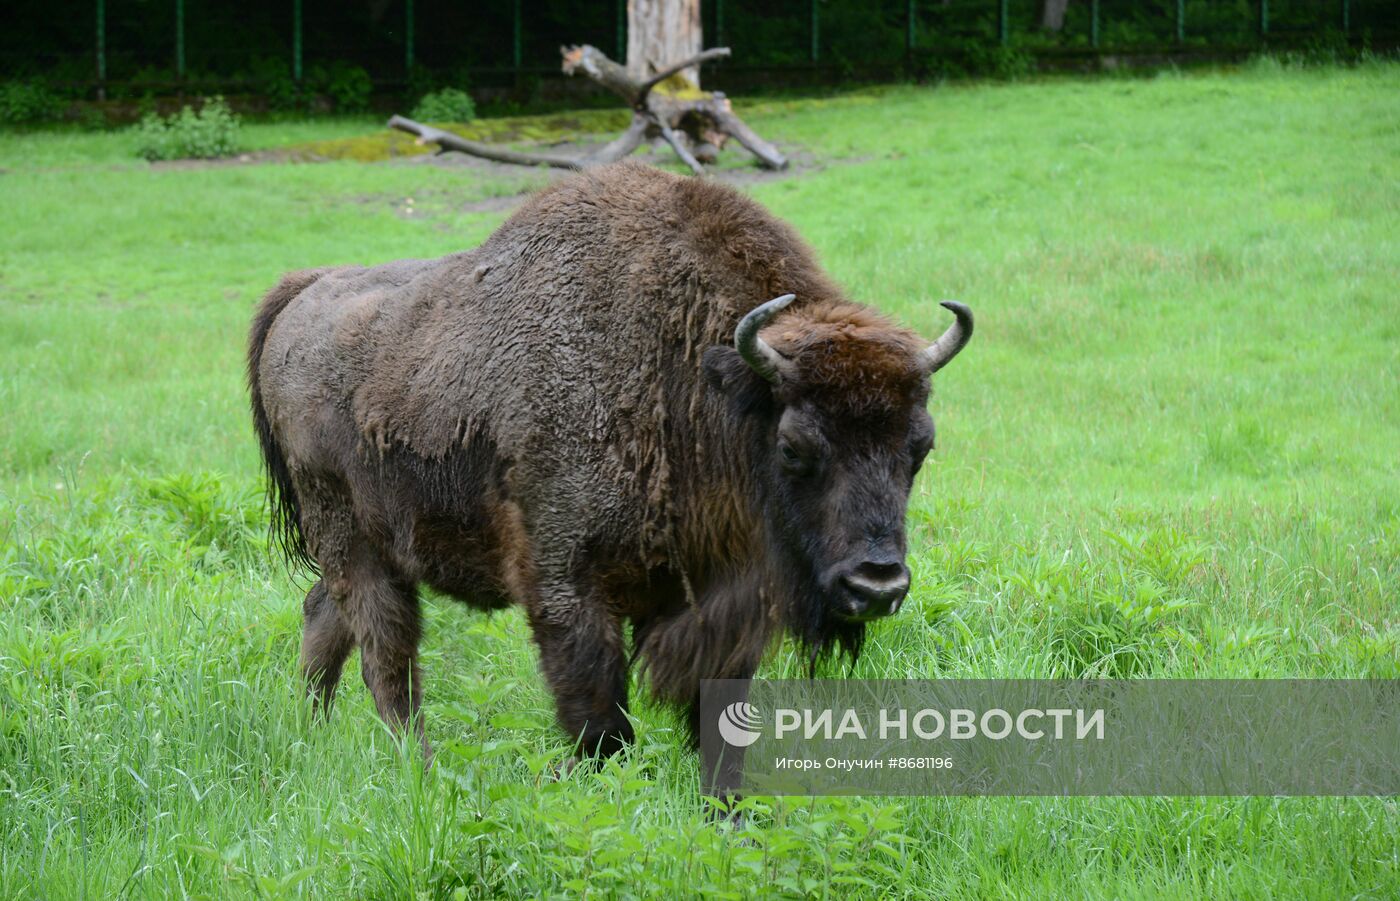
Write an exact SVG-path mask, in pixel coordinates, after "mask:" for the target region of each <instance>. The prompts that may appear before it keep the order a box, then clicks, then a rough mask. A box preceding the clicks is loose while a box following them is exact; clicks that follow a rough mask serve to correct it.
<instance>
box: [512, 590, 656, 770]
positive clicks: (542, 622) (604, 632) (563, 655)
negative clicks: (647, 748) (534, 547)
mask: <svg viewBox="0 0 1400 901" xmlns="http://www.w3.org/2000/svg"><path fill="white" fill-rule="evenodd" d="M530 623H531V626H532V627H533V629H534V635H535V643H536V644H537V645H539V649H540V668H541V669H542V670H543V671H544V677H545V680H546V681H547V682H548V683H549V687H550V689H551V690H552V691H553V693H554V703H555V708H556V710H557V712H558V716H559V725H560V726H561V727H563V729H564V731H566V732H567V733H568V734H569V735H570V736H571V737H573V738H574V740H575V741H577V742H578V745H579V747H580V749H581V750H582V752H583V753H585V754H588V755H604V756H606V755H610V754H615V753H617V752H618V751H620V750H622V748H623V746H624V745H626V744H629V743H631V741H632V739H633V738H634V737H635V735H634V733H633V729H632V723H631V722H630V721H629V720H628V719H627V657H626V654H625V652H624V648H623V643H622V624H621V623H620V622H618V620H617V619H616V618H615V617H613V616H611V615H610V614H608V613H607V612H606V611H605V610H603V609H601V608H600V606H599V607H595V606H593V605H591V604H588V603H587V602H580V601H579V600H578V599H576V598H573V597H570V598H569V599H568V600H567V602H565V603H560V604H557V605H556V606H552V607H551V606H548V602H546V603H545V604H542V605H540V606H539V607H537V608H536V609H535V610H532V611H531V616H530Z"/></svg>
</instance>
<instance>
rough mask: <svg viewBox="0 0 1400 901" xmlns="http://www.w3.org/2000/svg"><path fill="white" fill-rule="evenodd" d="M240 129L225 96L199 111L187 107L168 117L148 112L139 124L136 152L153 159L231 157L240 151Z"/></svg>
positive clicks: (210, 102) (217, 98) (208, 102)
mask: <svg viewBox="0 0 1400 901" xmlns="http://www.w3.org/2000/svg"><path fill="white" fill-rule="evenodd" d="M239 128H240V123H239V120H238V116H236V115H234V113H233V111H232V110H230V109H229V108H228V104H227V103H225V102H224V98H222V97H213V98H210V99H207V100H205V101H204V106H203V108H202V109H200V110H199V112H195V111H194V110H193V109H191V108H190V107H188V106H187V107H185V108H184V109H182V110H180V112H178V113H176V114H175V115H173V116H167V117H165V118H162V117H160V116H158V115H156V114H155V113H148V114H147V115H146V116H145V118H143V119H142V120H141V123H140V124H139V125H137V126H136V134H137V137H138V144H137V149H136V153H137V155H139V156H142V157H144V158H146V159H148V160H152V161H154V160H177V159H214V158H215V157H220V156H229V155H231V154H233V153H236V152H237V151H238V132H239Z"/></svg>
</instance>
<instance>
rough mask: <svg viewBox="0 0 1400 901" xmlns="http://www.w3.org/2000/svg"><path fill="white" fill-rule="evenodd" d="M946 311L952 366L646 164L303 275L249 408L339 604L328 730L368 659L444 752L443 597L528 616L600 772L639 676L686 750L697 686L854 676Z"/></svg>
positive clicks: (312, 681)
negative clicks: (490, 228) (430, 606)
mask: <svg viewBox="0 0 1400 901" xmlns="http://www.w3.org/2000/svg"><path fill="white" fill-rule="evenodd" d="M768 298H776V299H773V300H767V299H768ZM765 300H766V301H767V302H763V301H765ZM944 306H945V307H947V308H948V309H949V310H951V311H952V313H953V314H954V316H955V321H954V323H953V325H952V326H951V327H950V328H949V329H948V331H947V333H946V334H944V335H943V336H942V337H941V338H939V339H938V340H937V341H936V342H935V343H934V344H933V345H931V346H930V345H929V344H928V343H927V341H925V340H922V339H920V338H919V337H918V336H917V335H915V334H913V333H912V332H910V331H908V330H905V329H903V328H900V327H897V326H895V325H894V324H892V323H891V322H889V321H888V320H886V319H885V318H883V317H882V316H881V315H880V314H878V313H877V312H875V311H874V310H872V309H870V308H868V307H865V306H861V305H859V304H855V303H852V302H850V301H849V300H847V299H846V298H845V297H844V296H843V295H842V293H841V291H840V290H839V289H838V288H837V287H836V286H835V285H834V284H833V283H832V282H831V281H830V280H829V279H828V278H827V276H826V275H825V274H824V273H823V272H822V271H821V269H820V267H819V266H818V265H817V263H816V261H815V258H814V256H813V254H812V252H811V251H810V250H809V249H808V248H807V246H806V245H805V244H804V243H803V242H802V241H801V239H800V238H798V237H797V235H796V234H795V233H794V232H793V231H792V229H791V228H789V227H788V226H787V225H785V224H784V223H782V222H780V221H778V220H777V219H775V218H774V217H772V216H771V215H770V214H769V213H767V212H766V211H765V210H764V209H762V208H761V207H759V206H758V205H757V204H755V203H754V202H752V201H750V200H749V199H747V198H745V197H744V196H743V195H741V194H739V193H738V192H736V191H733V190H731V189H728V188H725V187H723V186H720V185H716V184H714V183H712V182H708V181H703V180H699V179H683V178H678V177H675V176H672V175H668V174H665V173H662V172H659V171H657V170H654V169H651V168H648V167H645V166H641V165H636V164H627V163H624V164H620V165H616V166H611V167H607V168H603V169H598V170H594V171H590V172H588V173H584V174H581V175H578V176H574V177H572V178H570V179H569V180H566V181H563V182H560V183H558V184H556V185H554V186H553V187H551V188H548V189H546V190H545V191H542V192H541V193H539V194H537V195H536V196H535V197H533V198H532V199H531V200H530V201H529V202H528V203H526V204H525V205H524V206H523V207H522V208H521V209H520V210H519V211H518V212H517V213H516V214H515V215H514V216H512V217H511V218H510V219H509V220H508V221H507V222H506V223H505V224H504V225H502V226H501V227H500V228H499V229H498V230H497V231H496V232H495V233H494V234H492V235H491V237H490V238H489V239H487V241H486V242H485V243H484V244H482V245H481V246H480V247H478V248H477V249H475V250H471V251H467V252H465V253H459V254H453V255H451V256H447V257H443V258H441V259H436V260H406V261H400V262H395V263H389V264H386V265H383V266H375V267H371V268H359V267H340V268H330V269H319V270H307V271H303V272H297V273H293V274H291V275H288V276H287V277H285V278H284V279H283V280H282V282H281V283H280V284H279V285H278V286H277V287H276V288H274V289H273V290H272V291H271V292H270V293H269V294H268V295H267V297H266V298H265V299H264V300H263V302H262V305H261V306H260V308H259V310H258V312H257V316H256V318H255V320H254V323H253V328H252V334H251V337H250V341H249V352H248V357H249V360H248V379H249V384H250V388H251V392H252V403H253V418H254V422H255V426H256V429H257V433H258V437H259V440H260V443H261V446H262V454H263V458H264V462H265V464H266V467H267V471H268V475H269V495H270V498H271V502H272V503H271V506H272V511H273V527H274V530H275V532H276V534H277V536H278V538H279V539H280V541H281V544H282V546H283V548H284V549H285V551H286V552H287V554H288V555H289V558H290V559H292V560H293V561H298V562H300V563H303V564H305V565H307V566H309V567H311V568H312V569H313V570H314V571H315V572H316V573H317V574H318V575H319V580H318V581H317V582H316V583H315V584H314V585H313V586H312V588H311V590H310V592H308V594H307V595H306V601H305V604H304V608H303V612H304V616H305V624H304V635H303V643H302V652H301V666H302V669H303V671H304V673H305V675H306V677H307V679H308V683H309V690H310V691H311V692H312V694H313V695H314V697H315V699H316V701H317V703H318V704H319V705H320V706H321V707H322V709H327V708H328V707H329V704H330V702H331V699H332V696H333V694H334V691H335V687H336V683H337V682H338V680H339V677H340V672H341V668H342V666H343V664H344V662H345V660H346V657H347V656H348V655H349V654H350V652H351V651H352V650H353V649H354V648H355V647H357V646H358V647H359V648H360V652H361V668H362V671H363V673H364V679H365V682H366V684H367V685H368V686H369V689H370V691H371V693H372V694H373V696H374V701H375V704H376V706H377V708H378V710H379V713H380V715H381V716H383V717H384V719H385V720H387V721H389V722H390V723H392V724H394V725H397V726H400V727H410V726H411V727H413V728H416V729H417V731H418V734H419V736H420V737H421V736H422V723H421V718H420V717H419V716H418V710H419V705H420V701H421V685H422V680H421V678H420V676H419V673H418V669H417V665H416V658H417V654H418V643H419V637H420V632H421V626H420V611H419V599H418V589H419V587H420V586H422V585H428V586H431V587H432V588H434V589H435V590H437V591H440V592H442V593H445V594H447V595H450V596H453V597H456V598H458V599H460V600H462V601H464V602H466V603H467V604H470V605H472V606H474V607H479V608H483V609H495V608H500V607H504V606H507V605H509V604H518V605H520V606H521V607H523V608H524V610H525V612H526V614H527V616H528V619H529V622H530V627H531V630H532V633H533V636H534V640H535V642H536V644H537V645H538V647H539V652H540V654H539V657H540V667H541V669H542V670H543V672H544V676H545V679H546V680H547V681H548V683H549V686H550V688H551V689H552V691H553V693H554V697H555V701H556V704H557V712H558V717H559V722H560V724H561V725H562V727H563V728H564V729H565V730H566V731H567V732H568V733H569V735H570V736H571V737H573V738H574V739H575V740H576V741H577V742H578V743H579V745H580V746H581V748H582V749H583V750H584V751H585V752H588V753H611V752H614V751H616V750H617V749H619V748H620V747H621V746H622V745H623V744H625V743H626V742H627V741H629V740H630V739H631V738H632V734H633V733H632V726H631V723H630V721H629V719H628V716H627V709H628V707H627V703H628V701H627V695H628V682H629V670H630V669H631V665H632V663H633V661H639V665H640V668H641V670H642V672H643V674H644V676H645V679H646V682H647V684H648V685H649V686H650V689H651V690H652V691H653V692H654V693H655V694H656V695H657V696H658V697H659V698H661V699H662V700H665V701H667V702H670V703H674V704H677V705H681V706H683V707H685V708H687V709H688V711H689V716H690V724H691V728H692V734H693V732H694V730H695V729H696V728H697V724H696V706H697V701H698V697H699V691H700V682H701V680H702V679H707V678H729V679H736V678H737V679H747V678H749V677H751V676H752V675H753V673H754V670H755V669H756V668H757V666H758V664H759V662H760V660H761V659H762V656H763V654H764V651H765V650H766V649H767V648H769V647H770V646H771V645H772V644H773V643H774V640H775V639H776V638H777V637H778V636H780V635H781V634H782V633H783V631H784V630H786V631H787V632H788V633H790V634H792V635H793V636H795V638H796V639H797V640H798V641H800V642H801V643H802V644H803V645H804V646H805V647H806V648H807V649H808V650H809V651H810V654H811V659H813V660H815V659H816V658H817V657H818V655H819V654H820V653H821V652H823V651H826V650H829V649H837V650H842V651H845V652H847V653H849V654H851V655H854V654H856V653H858V652H859V648H860V643H861V639H862V637H863V635H864V628H865V623H866V622H867V621H869V620H871V619H873V618H876V617H880V616H884V615H887V614H890V613H894V612H895V611H897V610H898V609H899V607H900V605H901V603H903V601H904V598H905V595H906V594H907V592H908V590H909V570H908V568H907V566H906V565H905V562H904V561H905V552H906V546H905V526H904V520H905V510H906V507H907V505H908V500H909V492H910V488H911V486H912V484H913V480H914V476H915V474H916V473H917V472H918V469H919V466H920V464H921V463H922V462H923V459H924V457H925V455H926V454H927V453H928V452H929V449H930V448H931V447H932V446H933V438H934V428H933V421H932V419H931V418H930V417H929V414H928V412H927V410H926V406H927V402H928V395H929V375H930V374H931V373H932V372H935V371H937V370H938V369H939V368H940V367H942V366H943V365H945V364H946V363H947V362H948V361H949V360H951V359H952V358H953V357H954V356H955V355H957V353H958V352H959V351H960V350H962V348H963V346H964V345H965V344H966V343H967V340H968V339H969V338H970V337H971V335H972V314H971V313H970V312H969V311H968V309H967V308H966V307H964V306H962V305H961V304H957V303H952V302H946V303H944ZM424 744H425V748H426V742H425V743H424Z"/></svg>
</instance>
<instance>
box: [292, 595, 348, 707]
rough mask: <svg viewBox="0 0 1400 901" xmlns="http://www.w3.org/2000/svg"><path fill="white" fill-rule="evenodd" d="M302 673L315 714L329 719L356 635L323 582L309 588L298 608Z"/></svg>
mask: <svg viewBox="0 0 1400 901" xmlns="http://www.w3.org/2000/svg"><path fill="white" fill-rule="evenodd" d="M301 614H302V631H301V672H302V675H303V676H304V677H305V679H306V691H307V693H308V694H310V695H311V696H312V698H314V699H315V702H316V711H317V713H320V714H321V715H323V716H329V715H330V710H331V702H332V701H333V700H335V688H336V686H337V685H338V684H340V672H341V670H342V669H343V668H344V666H345V658H347V657H349V656H350V652H351V651H353V650H354V649H355V635H354V633H353V632H351V631H350V626H349V625H347V624H346V622H345V620H343V619H342V618H341V616H340V611H339V609H337V605H336V603H335V601H333V600H331V597H330V593H329V592H328V591H327V590H326V583H325V581H324V580H321V581H318V582H317V583H316V584H315V585H312V586H311V590H310V591H308V592H307V593H306V600H305V601H304V602H303V603H302V605H301Z"/></svg>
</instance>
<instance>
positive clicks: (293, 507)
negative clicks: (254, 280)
mask: <svg viewBox="0 0 1400 901" xmlns="http://www.w3.org/2000/svg"><path fill="white" fill-rule="evenodd" d="M325 271H326V270H324V269H311V270H306V271H303V272H293V273H290V274H288V275H285V276H283V277H282V280H281V281H280V282H278V283H277V287H275V288H273V289H272V290H271V291H269V292H267V296H265V297H264V298H263V299H262V303H260V304H259V305H258V312H257V314H256V315H255V316H254V317H253V327H252V329H251V330H250V331H249V333H248V391H249V394H250V395H251V398H252V403H253V428H254V429H255V430H256V431H257V433H258V444H259V446H260V447H261V449H262V460H263V469H264V471H265V472H266V473H267V506H268V509H269V510H270V511H271V514H272V520H271V525H270V531H271V535H272V540H273V542H274V543H275V544H276V545H277V546H278V547H279V548H281V550H282V556H283V557H284V558H285V559H286V561H287V564H288V565H289V566H297V565H301V566H304V567H306V568H308V569H310V570H311V571H312V572H315V573H318V574H319V570H320V568H319V567H318V566H317V564H316V560H315V559H314V558H313V557H312V556H311V553H310V551H309V550H308V549H307V547H306V536H305V535H304V534H303V533H302V530H301V502H300V501H299V500H298V498H297V493H296V488H295V487H294V486H293V484H292V474H291V471H290V470H289V469H288V468H287V460H286V457H285V456H284V455H283V453H282V448H281V447H279V446H278V444H277V437H276V436H275V435H273V433H272V423H271V422H270V421H269V420H268V417H267V409H266V407H264V406H263V395H262V384H261V377H260V375H259V370H260V368H261V366H262V353H263V344H264V343H265V342H266V341H267V333H268V332H269V331H271V330H272V323H273V322H275V321H276V319H277V317H278V315H279V314H281V312H282V311H283V310H284V309H286V307H287V304H289V303H291V302H292V300H293V299H294V298H295V297H296V296H297V295H298V294H300V293H301V292H302V291H304V290H306V289H307V288H308V287H309V286H310V285H311V284H312V283H313V282H315V281H316V279H318V278H320V277H321V275H322V274H323V273H324V272H325Z"/></svg>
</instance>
